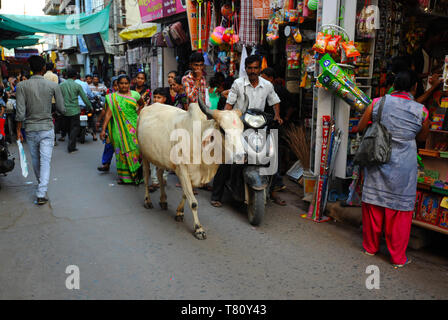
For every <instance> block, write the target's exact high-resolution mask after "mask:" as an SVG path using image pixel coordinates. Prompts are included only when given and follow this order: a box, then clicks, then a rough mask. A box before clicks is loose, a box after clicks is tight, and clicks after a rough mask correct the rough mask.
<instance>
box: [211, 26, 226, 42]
mask: <svg viewBox="0 0 448 320" xmlns="http://www.w3.org/2000/svg"><path fill="white" fill-rule="evenodd" d="M225 31H226V29H225V28H224V27H221V26H219V27H216V28H215V30H213V33H212V34H211V35H210V40H209V41H210V43H211V44H212V45H214V46H219V45H221V44H222V42H223V35H224V32H225Z"/></svg>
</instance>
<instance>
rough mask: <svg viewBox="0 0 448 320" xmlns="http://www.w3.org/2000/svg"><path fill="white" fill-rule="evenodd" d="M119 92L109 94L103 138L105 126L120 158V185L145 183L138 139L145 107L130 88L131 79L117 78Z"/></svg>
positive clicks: (103, 132) (124, 76)
mask: <svg viewBox="0 0 448 320" xmlns="http://www.w3.org/2000/svg"><path fill="white" fill-rule="evenodd" d="M117 80H118V92H114V93H111V94H109V95H107V96H106V115H105V118H104V123H103V128H102V131H101V136H100V137H101V140H104V139H105V138H106V129H107V130H108V133H109V139H110V142H111V143H112V145H113V147H114V150H115V156H116V160H117V173H118V178H119V180H118V184H137V185H138V184H140V183H141V182H142V168H141V156H140V150H139V147H138V141H137V117H138V115H139V113H140V110H141V109H142V108H143V107H144V101H143V99H142V98H141V97H140V94H139V93H138V92H136V91H131V90H130V83H131V79H130V78H129V76H127V75H121V76H119V77H118V79H117Z"/></svg>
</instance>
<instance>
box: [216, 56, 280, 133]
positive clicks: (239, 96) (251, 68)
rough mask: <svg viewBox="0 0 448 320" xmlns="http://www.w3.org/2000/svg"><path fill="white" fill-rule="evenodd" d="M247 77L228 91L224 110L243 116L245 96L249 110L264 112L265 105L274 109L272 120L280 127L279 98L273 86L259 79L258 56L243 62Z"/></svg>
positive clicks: (239, 79) (235, 83) (259, 60)
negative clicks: (235, 111)
mask: <svg viewBox="0 0 448 320" xmlns="http://www.w3.org/2000/svg"><path fill="white" fill-rule="evenodd" d="M244 65H245V68H246V73H247V76H243V77H241V78H238V79H236V80H235V82H234V83H233V85H232V88H231V89H230V92H229V96H228V97H227V102H226V106H225V109H226V110H232V109H233V108H234V107H236V108H238V109H240V110H241V112H242V113H243V114H244V113H245V112H246V111H247V110H244V108H245V101H244V100H245V95H246V96H247V98H248V99H249V107H248V108H249V109H258V110H261V111H264V108H265V106H266V103H267V104H268V105H269V106H270V107H273V109H274V113H275V115H274V120H276V121H278V123H279V124H280V125H281V124H282V123H283V120H282V119H281V117H280V98H279V97H278V95H277V94H276V93H275V90H274V86H273V85H272V83H270V82H269V81H267V80H265V79H263V78H262V77H260V72H261V59H260V57H259V56H258V55H251V56H249V57H247V58H246V61H244Z"/></svg>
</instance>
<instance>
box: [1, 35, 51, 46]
mask: <svg viewBox="0 0 448 320" xmlns="http://www.w3.org/2000/svg"><path fill="white" fill-rule="evenodd" d="M40 39H42V37H40V36H21V37H17V38H15V39H7V40H0V46H2V47H5V48H8V49H14V48H19V47H27V46H34V45H35V44H38V43H39V40H40Z"/></svg>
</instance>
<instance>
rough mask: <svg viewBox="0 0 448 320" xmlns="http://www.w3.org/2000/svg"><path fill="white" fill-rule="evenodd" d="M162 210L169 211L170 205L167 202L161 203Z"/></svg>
mask: <svg viewBox="0 0 448 320" xmlns="http://www.w3.org/2000/svg"><path fill="white" fill-rule="evenodd" d="M159 205H160V208H161V209H162V210H168V203H166V202H159Z"/></svg>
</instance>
